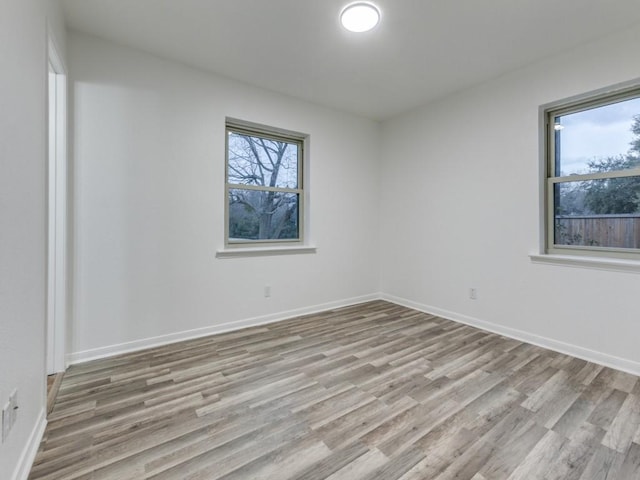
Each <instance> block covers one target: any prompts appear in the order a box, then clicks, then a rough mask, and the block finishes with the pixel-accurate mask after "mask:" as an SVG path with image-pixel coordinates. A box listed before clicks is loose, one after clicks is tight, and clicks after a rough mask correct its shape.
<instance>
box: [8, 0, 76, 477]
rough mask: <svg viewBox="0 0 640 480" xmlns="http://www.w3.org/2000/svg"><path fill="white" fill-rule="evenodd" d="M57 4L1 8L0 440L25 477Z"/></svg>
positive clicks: (38, 389) (34, 434) (40, 394)
mask: <svg viewBox="0 0 640 480" xmlns="http://www.w3.org/2000/svg"><path fill="white" fill-rule="evenodd" d="M56 8H57V4H56V2H44V1H38V0H8V1H6V2H3V4H2V14H1V15H0V65H2V68H1V70H2V75H0V171H1V172H2V174H0V232H1V233H0V404H1V405H2V406H4V404H5V402H7V400H8V399H9V395H10V394H11V392H12V391H13V390H14V389H17V390H18V405H19V410H18V417H17V420H16V423H15V425H14V427H13V429H12V431H11V433H10V435H9V437H8V438H7V440H6V441H5V442H4V443H2V444H1V445H0V477H2V478H3V479H5V478H6V479H12V478H22V477H24V478H26V473H27V472H28V468H29V466H30V465H29V462H30V455H31V453H35V451H34V450H33V447H34V446H35V447H37V442H38V441H39V438H38V432H39V431H40V430H39V429H40V428H41V427H42V426H43V425H44V417H43V412H44V410H43V409H44V389H45V377H46V373H45V247H46V232H45V219H46V210H45V178H46V157H45V139H46V129H45V127H46V125H45V118H46V112H45V105H46V102H45V92H46V72H47V60H46V54H47V53H46V52H47V30H48V27H47V24H48V23H49V30H50V34H51V35H54V36H56V37H57V38H56V41H57V43H58V44H60V45H64V34H65V32H64V29H63V28H61V23H60V21H59V19H60V16H59V12H57V11H56ZM48 17H49V18H51V21H50V22H49V21H48ZM62 53H64V52H63V51H61V54H62Z"/></svg>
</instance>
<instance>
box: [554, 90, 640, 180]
mask: <svg viewBox="0 0 640 480" xmlns="http://www.w3.org/2000/svg"><path fill="white" fill-rule="evenodd" d="M638 119H640V98H633V99H630V100H626V101H622V102H618V103H613V104H611V105H604V106H601V107H596V108H591V109H589V110H585V111H582V112H575V113H570V114H567V115H558V116H555V117H554V118H553V122H554V125H555V154H556V171H555V172H553V173H554V175H555V176H566V175H571V174H585V173H597V172H608V171H612V170H625V169H629V168H635V167H639V166H640V140H639V138H638V135H640V120H638Z"/></svg>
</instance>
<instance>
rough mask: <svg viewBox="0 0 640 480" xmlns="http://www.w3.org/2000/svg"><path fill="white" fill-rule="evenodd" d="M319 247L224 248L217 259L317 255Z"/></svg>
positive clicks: (219, 251)
mask: <svg viewBox="0 0 640 480" xmlns="http://www.w3.org/2000/svg"><path fill="white" fill-rule="evenodd" d="M316 251H317V247H312V246H303V247H247V248H245V247H238V248H223V249H220V250H218V251H217V252H216V258H223V259H224V258H238V257H266V256H273V255H300V254H307V253H316Z"/></svg>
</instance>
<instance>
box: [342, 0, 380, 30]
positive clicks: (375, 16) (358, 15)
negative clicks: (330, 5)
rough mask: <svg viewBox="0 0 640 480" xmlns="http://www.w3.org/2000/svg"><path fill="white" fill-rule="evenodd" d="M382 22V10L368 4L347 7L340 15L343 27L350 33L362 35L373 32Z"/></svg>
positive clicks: (353, 4) (357, 3)
mask: <svg viewBox="0 0 640 480" xmlns="http://www.w3.org/2000/svg"><path fill="white" fill-rule="evenodd" d="M379 21H380V10H378V8H377V7H376V6H375V5H373V4H371V3H367V2H356V3H352V4H351V5H347V6H346V7H345V8H344V10H342V13H341V14H340V22H341V23H342V26H343V27H344V28H346V29H347V30H349V31H350V32H356V33H362V32H367V31H369V30H371V29H372V28H373V27H375V26H376V25H378V22H379Z"/></svg>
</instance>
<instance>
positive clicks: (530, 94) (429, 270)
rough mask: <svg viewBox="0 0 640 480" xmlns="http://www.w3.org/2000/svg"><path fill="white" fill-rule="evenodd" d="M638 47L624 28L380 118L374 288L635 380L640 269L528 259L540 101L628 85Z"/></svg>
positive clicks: (533, 239) (535, 247)
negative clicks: (473, 293) (378, 285)
mask: <svg viewBox="0 0 640 480" xmlns="http://www.w3.org/2000/svg"><path fill="white" fill-rule="evenodd" d="M638 51H640V29H638V28H636V29H633V30H629V31H625V32H622V33H620V34H618V35H615V36H612V37H608V38H606V39H604V40H600V41H598V42H595V43H592V44H589V45H585V46H583V47H581V48H578V49H575V50H573V51H570V52H566V53H565V54H563V55H559V56H557V57H555V58H552V59H549V60H546V61H544V62H541V63H538V64H536V65H532V66H530V67H528V68H525V69H523V70H520V71H517V72H514V73H511V74H509V75H506V76H503V77H501V78H498V79H496V80H493V81H491V82H488V83H486V84H483V85H480V86H477V87H476V88H473V89H471V90H468V91H464V92H461V93H459V94H456V95H453V96H450V97H448V98H446V99H443V100H441V101H439V102H437V103H434V104H431V105H428V106H425V107H423V108H420V109H417V110H416V111H414V112H411V113H409V114H407V115H404V116H401V117H399V118H396V119H393V120H390V121H388V122H386V123H384V124H383V155H384V162H383V167H382V177H381V178H382V180H381V182H382V188H381V232H382V233H381V249H382V267H381V268H382V273H381V275H382V291H383V292H385V293H386V294H388V295H389V296H390V298H394V299H396V300H398V299H403V300H401V301H404V302H405V303H409V304H412V305H414V306H418V307H419V308H423V309H426V310H430V311H433V312H436V313H441V314H445V315H448V316H449V317H453V318H457V319H461V320H464V321H469V322H472V323H475V324H478V325H483V326H489V327H490V328H493V329H497V330H500V331H503V332H508V333H510V334H516V335H519V336H521V337H524V338H528V339H530V340H534V341H537V342H540V343H543V344H547V345H552V346H554V347H555V348H561V349H564V350H566V351H570V352H573V353H576V354H578V355H583V356H589V357H591V358H594V359H599V360H600V361H604V362H608V363H611V364H615V365H618V366H620V367H622V368H626V369H628V370H635V371H637V372H638V373H640V363H638V362H640V348H638V339H640V322H639V321H638V319H639V317H638V312H639V309H638V298H639V295H640V274H634V273H616V272H609V271H596V270H588V269H577V268H570V267H562V266H551V265H538V264H532V263H531V261H530V259H529V257H528V254H529V253H537V252H538V251H539V238H540V229H539V224H540V223H539V219H540V211H539V199H540V194H539V185H540V184H539V151H538V144H539V143H538V139H539V137H538V107H539V105H542V104H545V103H549V102H551V101H556V100H560V99H563V98H566V97H569V96H572V95H576V94H581V93H585V92H588V91H591V90H594V89H598V88H602V87H606V86H608V85H612V84H615V83H619V82H624V81H629V80H632V79H634V78H638V77H640V63H638V62H637V61H635V59H636V58H637V54H638ZM469 287H475V288H477V289H478V300H476V301H472V300H470V299H469V298H468V288H469ZM482 322H491V323H492V324H493V325H486V324H483V323H482ZM512 329H515V330H512ZM535 336H539V337H543V338H539V337H535ZM558 342H560V343H558ZM562 342H564V343H566V344H569V345H563V344H562ZM601 354H604V355H601ZM616 357H621V358H622V359H623V360H620V359H618V358H616Z"/></svg>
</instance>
